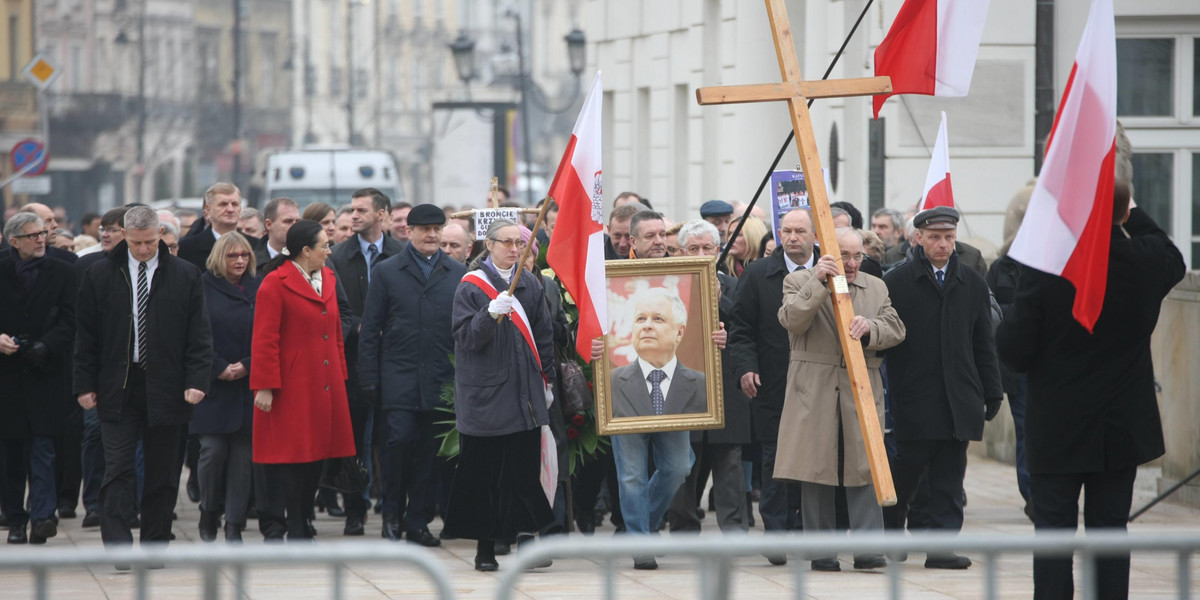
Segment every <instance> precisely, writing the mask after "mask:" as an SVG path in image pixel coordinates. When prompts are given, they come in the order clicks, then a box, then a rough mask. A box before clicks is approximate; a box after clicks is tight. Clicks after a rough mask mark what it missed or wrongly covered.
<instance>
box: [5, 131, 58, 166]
mask: <svg viewBox="0 0 1200 600" xmlns="http://www.w3.org/2000/svg"><path fill="white" fill-rule="evenodd" d="M8 160H9V163H10V164H11V165H12V168H13V171H20V170H21V169H24V168H25V167H27V166H29V165H35V166H34V167H33V168H32V169H30V170H29V171H28V172H26V173H25V175H41V174H42V173H44V172H45V171H46V165H47V164H48V163H49V162H50V153H49V152H46V145H45V144H43V143H42V142H40V141H38V140H35V139H32V138H26V139H23V140H21V141H19V142H17V143H16V144H14V145H13V147H12V150H10V151H9V153H8Z"/></svg>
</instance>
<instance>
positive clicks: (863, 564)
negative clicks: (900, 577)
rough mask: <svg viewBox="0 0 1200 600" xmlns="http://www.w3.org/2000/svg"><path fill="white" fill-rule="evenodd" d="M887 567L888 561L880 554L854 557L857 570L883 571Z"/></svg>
mask: <svg viewBox="0 0 1200 600" xmlns="http://www.w3.org/2000/svg"><path fill="white" fill-rule="evenodd" d="M886 566H887V561H886V560H884V558H883V556H882V555H880V554H864V555H862V556H855V557H854V568H855V569H882V568H884V567H886Z"/></svg>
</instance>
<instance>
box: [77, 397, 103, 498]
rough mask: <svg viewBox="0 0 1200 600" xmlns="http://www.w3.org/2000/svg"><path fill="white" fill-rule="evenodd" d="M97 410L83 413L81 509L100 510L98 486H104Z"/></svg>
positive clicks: (101, 445) (101, 446)
mask: <svg viewBox="0 0 1200 600" xmlns="http://www.w3.org/2000/svg"><path fill="white" fill-rule="evenodd" d="M98 411H99V409H95V408H93V409H91V410H85V411H83V440H82V442H81V444H80V445H81V449H80V459H81V463H82V466H83V508H84V510H86V511H87V512H93V511H99V510H100V486H101V485H103V484H104V445H103V444H101V443H100V417H99V415H98Z"/></svg>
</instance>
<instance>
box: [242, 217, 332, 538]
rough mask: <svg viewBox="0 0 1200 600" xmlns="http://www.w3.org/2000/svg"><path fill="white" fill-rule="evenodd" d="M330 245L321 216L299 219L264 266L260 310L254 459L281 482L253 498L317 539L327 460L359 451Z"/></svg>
mask: <svg viewBox="0 0 1200 600" xmlns="http://www.w3.org/2000/svg"><path fill="white" fill-rule="evenodd" d="M329 252H330V244H329V236H327V235H326V234H325V231H324V229H323V228H322V227H321V224H320V223H317V222H315V221H303V220H302V221H298V222H297V223H296V224H295V225H293V226H292V228H291V229H289V230H288V234H287V243H286V244H285V246H284V249H283V251H282V252H280V254H279V255H278V256H276V257H275V258H273V259H271V262H269V263H267V265H266V267H265V268H264V272H265V273H266V275H265V276H264V277H263V281H262V285H261V286H259V290H258V299H257V306H256V309H255V314H254V340H253V344H252V351H251V356H252V361H253V364H254V369H253V370H252V371H251V373H250V389H251V390H254V392H255V395H254V407H255V408H256V409H257V410H255V411H254V435H253V443H254V462H255V463H261V464H263V465H264V467H265V470H266V471H267V476H268V478H269V479H271V480H273V481H275V482H277V485H269V486H264V487H265V488H270V489H269V490H267V491H268V492H270V493H271V495H273V496H274V495H276V494H277V496H276V497H274V498H262V499H260V498H257V497H256V499H255V500H256V501H262V502H265V503H266V504H267V505H272V504H274V505H276V506H282V507H283V508H284V512H285V519H286V522H287V537H288V540H289V541H296V540H305V539H311V538H312V536H311V534H310V533H309V530H308V522H307V518H308V515H309V514H311V513H312V510H313V497H314V495H315V494H316V492H317V483H318V480H319V478H320V475H321V461H323V460H325V459H327V458H338V457H344V456H354V454H355V449H354V434H353V432H352V431H351V428H350V408H349V405H348V404H347V401H346V376H347V372H346V353H345V350H344V347H343V341H342V323H341V320H340V318H339V315H338V303H337V294H336V293H335V287H336V285H337V282H336V280H335V279H334V274H333V270H332V269H329V268H328V267H326V266H325V259H326V258H328V257H329ZM264 535H266V532H264Z"/></svg>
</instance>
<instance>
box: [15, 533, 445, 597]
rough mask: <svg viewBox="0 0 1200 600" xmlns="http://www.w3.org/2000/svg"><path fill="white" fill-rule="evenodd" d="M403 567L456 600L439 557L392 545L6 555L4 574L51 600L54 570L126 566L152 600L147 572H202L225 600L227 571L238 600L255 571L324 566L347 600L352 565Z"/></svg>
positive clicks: (141, 593) (206, 589)
mask: <svg viewBox="0 0 1200 600" xmlns="http://www.w3.org/2000/svg"><path fill="white" fill-rule="evenodd" d="M381 562H389V563H393V562H400V563H408V564H411V565H412V566H414V567H416V568H418V569H419V570H421V571H424V572H425V574H426V575H427V576H428V577H429V579H430V580H431V581H432V582H433V584H434V588H435V589H436V591H437V594H438V597H439V598H441V599H442V600H452V599H453V598H454V592H453V590H452V589H451V587H450V576H449V572H448V571H447V570H446V567H445V566H443V565H442V561H441V560H440V559H439V558H438V556H437V555H436V554H434V553H432V552H430V551H428V550H426V549H425V548H419V547H414V546H410V545H408V544H395V543H390V542H354V543H329V544H319V545H318V544H313V545H305V546H301V545H295V544H289V545H274V544H272V545H262V546H241V547H229V546H217V545H203V546H201V545H176V546H171V547H164V546H157V547H155V546H139V547H125V548H111V549H106V548H70V549H61V550H54V551H52V552H49V553H44V554H43V553H23V554H0V570H8V571H12V570H27V571H30V572H32V573H33V581H34V589H33V598H36V599H37V600H47V599H48V598H50V597H52V596H51V595H50V589H49V575H50V572H51V570H53V569H58V568H67V567H80V566H95V565H109V566H111V565H121V567H122V568H124V567H125V566H128V567H129V568H130V569H131V570H132V571H133V575H134V590H135V594H136V596H135V598H137V600H146V599H147V598H148V597H149V596H148V594H149V591H148V589H147V585H146V584H147V581H146V579H147V578H146V574H147V570H149V569H155V568H161V567H164V566H166V567H182V568H191V569H197V570H199V571H200V575H201V581H202V586H203V587H202V589H203V593H202V595H201V598H203V599H204V600H218V598H219V597H220V587H221V585H220V584H221V574H222V573H221V571H222V570H223V569H227V570H228V571H229V572H230V574H231V578H232V580H233V587H234V590H235V593H234V595H233V596H232V597H234V598H244V597H248V596H247V594H246V592H247V590H246V569H247V568H248V567H251V566H266V565H272V566H287V565H314V566H317V565H320V566H325V567H328V568H329V569H330V586H331V589H330V596H329V597H330V598H334V599H335V600H341V599H342V598H343V594H344V590H343V586H344V577H345V573H344V571H345V569H346V565H347V564H351V565H355V566H357V565H361V564H367V563H381Z"/></svg>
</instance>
